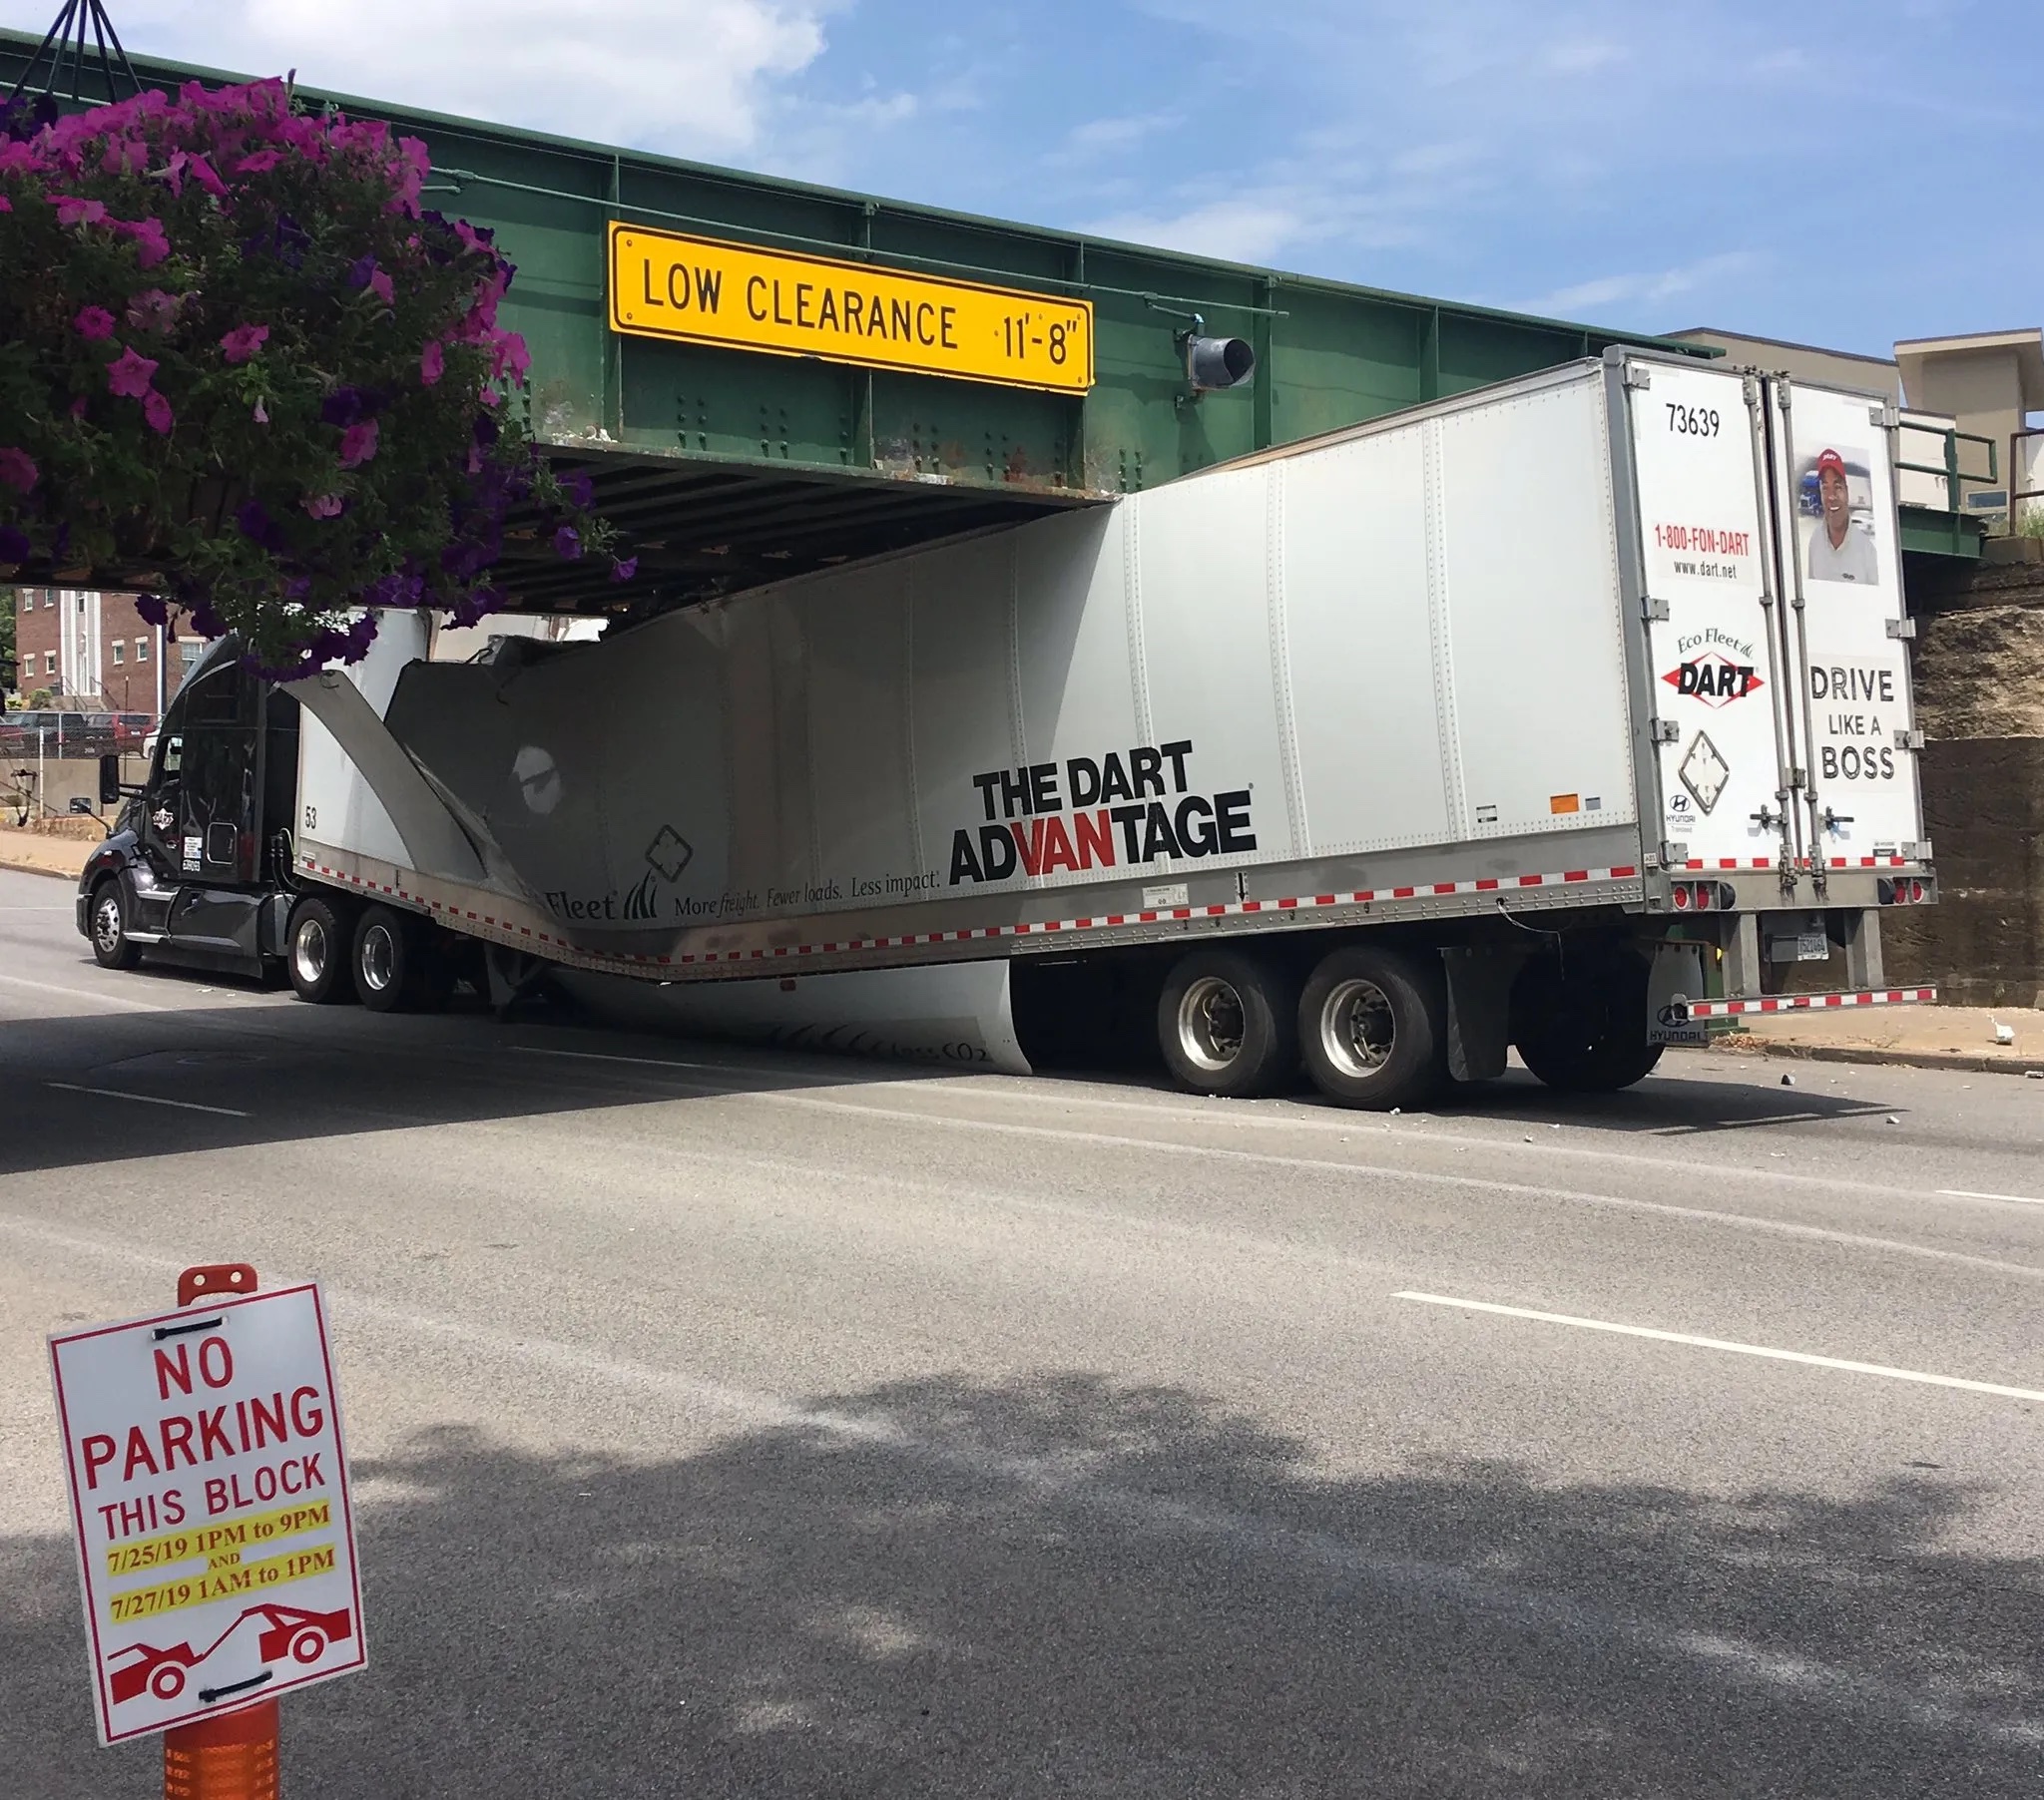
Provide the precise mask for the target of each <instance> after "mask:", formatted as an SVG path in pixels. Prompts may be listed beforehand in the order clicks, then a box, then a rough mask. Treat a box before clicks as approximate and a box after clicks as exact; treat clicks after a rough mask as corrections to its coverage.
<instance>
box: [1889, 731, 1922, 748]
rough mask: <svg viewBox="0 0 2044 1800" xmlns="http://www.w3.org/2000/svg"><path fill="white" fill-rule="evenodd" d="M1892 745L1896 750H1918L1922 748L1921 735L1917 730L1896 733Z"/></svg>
mask: <svg viewBox="0 0 2044 1800" xmlns="http://www.w3.org/2000/svg"><path fill="white" fill-rule="evenodd" d="M1894 745H1895V748H1896V749H1898V750H1920V749H1921V748H1922V747H1923V733H1922V732H1921V731H1917V730H1904V731H1897V732H1896V733H1895V735H1894Z"/></svg>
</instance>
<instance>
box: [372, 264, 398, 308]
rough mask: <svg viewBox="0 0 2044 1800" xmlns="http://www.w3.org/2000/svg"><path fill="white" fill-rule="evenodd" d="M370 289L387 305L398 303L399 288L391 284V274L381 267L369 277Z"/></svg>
mask: <svg viewBox="0 0 2044 1800" xmlns="http://www.w3.org/2000/svg"><path fill="white" fill-rule="evenodd" d="M369 291H370V292H371V293H373V294H374V295H375V296H376V297H377V298H378V299H379V300H381V301H382V302H383V304H384V305H386V306H394V305H396V304H397V290H396V288H395V287H393V286H392V285H391V282H390V277H389V275H387V274H386V273H385V272H384V271H383V270H382V269H380V268H379V269H378V270H377V271H376V272H375V273H374V274H373V275H371V276H370V277H369Z"/></svg>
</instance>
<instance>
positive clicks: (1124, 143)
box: [1053, 113, 1178, 162]
mask: <svg viewBox="0 0 2044 1800" xmlns="http://www.w3.org/2000/svg"><path fill="white" fill-rule="evenodd" d="M1177 123H1178V116H1177V115H1176V114H1174V113H1138V114H1134V115H1131V116H1130V117H1128V118H1125V119H1089V120H1087V121H1086V122H1085V123H1084V124H1083V125H1075V126H1073V127H1072V129H1071V130H1070V131H1069V132H1067V133H1066V134H1065V142H1064V145H1063V147H1062V148H1061V149H1060V150H1059V151H1058V152H1056V153H1055V156H1054V158H1053V160H1054V161H1058V162H1080V161H1083V160H1086V159H1089V158H1092V157H1097V156H1103V155H1109V154H1112V153H1113V152H1115V151H1122V150H1132V149H1133V148H1134V147H1135V146H1136V145H1138V144H1140V143H1142V142H1143V140H1144V139H1145V138H1149V137H1153V136H1155V135H1156V134H1157V133H1158V132H1161V131H1165V130H1167V129H1169V128H1170V127H1171V126H1174V125H1176V124H1177Z"/></svg>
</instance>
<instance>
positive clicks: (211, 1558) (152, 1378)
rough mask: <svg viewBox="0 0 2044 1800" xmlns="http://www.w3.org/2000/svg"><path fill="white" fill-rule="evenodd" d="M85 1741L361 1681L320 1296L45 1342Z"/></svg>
mask: <svg viewBox="0 0 2044 1800" xmlns="http://www.w3.org/2000/svg"><path fill="white" fill-rule="evenodd" d="M50 1359H51V1369H52V1374H53V1377H54V1379H55V1382H56V1388H57V1419H58V1424H59V1426H60V1428H61V1429H62V1432H63V1435H64V1465H65V1472H66V1475H67V1476H68V1478H69V1482H70V1489H71V1511H72V1524H73V1528H74V1531H75V1535H76V1539H77V1545H78V1569H79V1584H80V1587H81V1589H82V1591H83V1594H84V1599H85V1628H86V1637H87V1641H88V1644H89V1646H90V1649H91V1653H92V1669H93V1691H94V1697H95V1700H96V1702H97V1708H96V1709H97V1713H98V1723H99V1733H100V1741H101V1742H102V1743H105V1744H112V1743H118V1742H120V1741H121V1740H122V1739H124V1738H130V1737H139V1736H142V1735H143V1734H145V1733H148V1732H152V1731H162V1730H165V1729H167V1728H168V1727H170V1726H172V1725H181V1724H185V1723H187V1722H188V1721H190V1720H193V1719H199V1718H204V1717H206V1716H208V1715H209V1714H211V1713H215V1712H228V1711H232V1710H233V1709H234V1707H235V1706H237V1705H241V1704H247V1703H248V1702H249V1701H252V1700H256V1699H266V1698H268V1697H269V1696H270V1695H272V1694H276V1693H280V1692H282V1691H284V1690H285V1689H287V1688H292V1687H303V1686H305V1685H306V1684H307V1683H309V1682H312V1681H323V1680H325V1679H326V1678H327V1677H328V1676H329V1675H338V1674H344V1673H346V1672H348V1671H349V1670H351V1669H357V1668H360V1667H362V1666H363V1664H364V1663H365V1662H366V1660H367V1655H366V1652H365V1650H364V1647H363V1642H362V1601H361V1591H360V1586H359V1583H358V1581H357V1579H356V1575H355V1541H354V1523H353V1519H352V1517H351V1515H350V1513H349V1509H348V1498H347V1469H346V1465H345V1463H344V1461H343V1459H342V1452H341V1442H340V1406H339V1402H338V1400H337V1398H336V1397H335V1394H334V1388H333V1366H332V1359H331V1357H330V1356H329V1355H328V1352H327V1344H326V1320H325V1314H324V1312H323V1310H322V1309H321V1307H320V1304H319V1290H318V1289H317V1287H316V1286H313V1285H311V1284H306V1285H304V1286H300V1287H285V1288H278V1289H276V1290H275V1291H274V1292H271V1293H266V1294H248V1295H242V1296H237V1297H233V1298H222V1299H220V1300H216V1301H213V1302H211V1303H208V1304H206V1305H203V1306H200V1307H187V1308H186V1309H184V1310H183V1311H181V1312H169V1313H159V1314H156V1315H155V1316H153V1317H150V1318H144V1319H130V1320H128V1321H126V1322H125V1323H123V1324H118V1325H97V1326H93V1327H91V1328H89V1329H87V1330H84V1331H69V1332H63V1333H59V1334H56V1335H53V1336H52V1337H51V1339H50Z"/></svg>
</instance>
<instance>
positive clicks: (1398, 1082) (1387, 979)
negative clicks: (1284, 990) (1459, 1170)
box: [1298, 947, 1448, 1112]
mask: <svg viewBox="0 0 2044 1800" xmlns="http://www.w3.org/2000/svg"><path fill="white" fill-rule="evenodd" d="M1298 1039H1299V1044H1300V1047H1301V1048H1302V1049H1303V1051H1304V1053H1305V1069H1306V1074H1308V1075H1309V1076H1311V1077H1312V1080H1313V1086H1314V1087H1316V1088H1317V1089H1319V1091H1320V1092H1321V1093H1322V1094H1324V1095H1325V1096H1326V1097H1327V1098H1328V1099H1329V1100H1331V1101H1337V1102H1339V1103H1340V1104H1341V1105H1342V1106H1344V1107H1361V1108H1365V1109H1367V1110H1369V1111H1371V1112H1387V1111H1388V1110H1389V1109H1391V1108H1392V1107H1412V1106H1423V1105H1425V1103H1426V1102H1428V1101H1430V1100H1431V1099H1433V1097H1434V1096H1435V1095H1436V1094H1438V1093H1439V1092H1440V1091H1441V1090H1442V1089H1443V1088H1445V1087H1446V1086H1447V1082H1448V1028H1447V994H1446V983H1445V982H1444V980H1443V979H1442V976H1441V970H1440V959H1439V957H1437V956H1433V957H1428V958H1426V959H1424V960H1422V959H1421V958H1419V957H1412V956H1405V955H1402V954H1401V953H1400V952H1398V951H1396V950H1376V949H1370V948H1365V947H1352V948H1350V949H1346V950H1336V951H1332V952H1330V953H1329V954H1328V955H1326V956H1324V957H1322V958H1321V959H1320V965H1319V967H1318V968H1316V969H1315V970H1314V971H1313V972H1312V975H1311V977H1310V979H1309V980H1308V981H1307V982H1306V984H1305V992H1304V993H1303V994H1301V995H1300V996H1299V999H1298Z"/></svg>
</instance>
